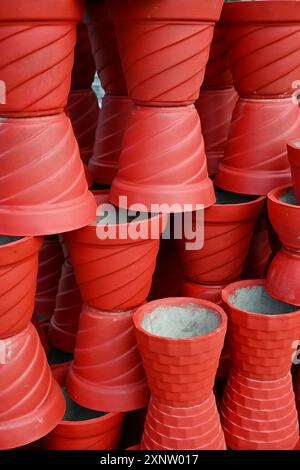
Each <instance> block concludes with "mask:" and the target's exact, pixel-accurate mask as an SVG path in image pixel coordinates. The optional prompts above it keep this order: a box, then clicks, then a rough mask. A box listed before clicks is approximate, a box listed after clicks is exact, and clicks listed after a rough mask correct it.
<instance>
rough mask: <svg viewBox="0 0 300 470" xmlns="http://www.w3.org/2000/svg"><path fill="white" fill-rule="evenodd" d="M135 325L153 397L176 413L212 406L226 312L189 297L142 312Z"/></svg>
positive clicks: (159, 302)
mask: <svg viewBox="0 0 300 470" xmlns="http://www.w3.org/2000/svg"><path fill="white" fill-rule="evenodd" d="M190 309H192V310H190ZM190 315H191V316H190ZM206 315H207V316H206ZM181 316H182V318H183V321H182V322H180V321H179V320H180V317H181ZM191 318H192V319H193V320H191ZM133 322H134V326H135V334H136V339H137V344H138V348H139V350H140V353H141V356H142V360H143V364H144V367H145V371H146V375H147V379H148V384H149V387H150V390H151V393H152V395H153V396H155V397H156V398H157V399H158V400H159V402H160V403H161V404H166V405H169V406H171V407H183V408H185V407H190V406H194V405H199V404H200V403H202V402H204V401H205V400H207V399H208V397H209V396H210V394H211V392H212V388H213V384H214V380H215V376H216V371H217V367H218V363H219V359H220V354H221V350H222V347H223V344H224V337H225V332H226V323H227V318H226V315H225V314H224V311H223V310H222V308H221V307H219V306H218V305H215V304H213V303H211V302H208V301H205V300H199V299H193V298H187V297H174V298H168V299H161V300H156V301H153V302H149V303H148V304H145V305H143V306H141V307H139V308H138V309H137V311H136V312H135V314H134V315H133ZM185 322H186V325H185ZM193 322H194V323H193ZM197 322H200V323H199V324H198V323H197ZM202 322H204V324H203V325H202V324H201V323H202ZM207 322H208V323H207ZM210 322H211V323H210ZM168 325H169V326H168ZM202 326H203V327H204V333H202ZM170 328H171V331H170ZM172 328H175V330H174V331H172ZM194 328H195V330H194ZM151 330H152V331H153V333H152V331H151ZM200 331H201V333H200ZM201 334H202V336H201ZM167 335H168V336H167Z"/></svg>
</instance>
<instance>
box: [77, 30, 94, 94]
mask: <svg viewBox="0 0 300 470" xmlns="http://www.w3.org/2000/svg"><path fill="white" fill-rule="evenodd" d="M95 71H96V66H95V62H94V57H93V54H92V49H91V44H90V39H89V34H88V29H87V26H86V24H84V23H83V22H80V23H78V25H77V40H76V46H75V55H74V65H73V69H72V81H71V90H87V89H89V88H91V86H92V83H93V81H94V76H95Z"/></svg>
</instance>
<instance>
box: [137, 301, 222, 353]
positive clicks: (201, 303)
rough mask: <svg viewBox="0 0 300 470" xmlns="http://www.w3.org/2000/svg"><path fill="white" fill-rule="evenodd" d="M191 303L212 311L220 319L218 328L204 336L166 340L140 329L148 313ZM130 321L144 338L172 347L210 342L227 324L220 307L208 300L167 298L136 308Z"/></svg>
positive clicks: (163, 337) (166, 338)
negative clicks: (161, 307)
mask: <svg viewBox="0 0 300 470" xmlns="http://www.w3.org/2000/svg"><path fill="white" fill-rule="evenodd" d="M191 303H194V304H197V305H199V307H204V308H208V309H210V310H213V311H214V312H215V313H217V314H218V316H219V319H220V324H219V326H218V327H217V328H215V329H214V330H213V331H211V332H210V333H208V334H206V335H203V336H193V337H191V338H168V337H165V336H158V335H154V334H152V333H149V332H148V331H146V330H144V328H142V327H141V322H142V320H143V318H144V317H145V315H146V314H147V313H149V311H150V312H151V311H152V310H153V309H154V308H156V307H160V306H163V305H166V304H167V305H169V306H176V305H182V304H191ZM132 319H133V323H134V326H135V328H136V330H137V331H138V332H139V333H142V334H143V335H144V336H147V337H148V338H150V339H151V338H153V339H155V340H156V341H160V342H162V343H165V342H169V343H171V344H173V345H183V344H184V345H190V344H194V343H201V342H202V341H206V340H210V339H212V338H214V337H216V336H217V335H218V334H219V333H220V332H221V331H222V330H224V328H226V324H227V315H226V313H225V311H224V309H223V308H222V307H220V306H219V305H217V304H215V303H213V302H210V301H209V300H203V299H196V298H193V297H167V298H165V299H158V300H153V301H152V302H148V303H145V304H144V305H141V306H140V307H138V308H137V310H136V311H135V312H134V314H133V317H132Z"/></svg>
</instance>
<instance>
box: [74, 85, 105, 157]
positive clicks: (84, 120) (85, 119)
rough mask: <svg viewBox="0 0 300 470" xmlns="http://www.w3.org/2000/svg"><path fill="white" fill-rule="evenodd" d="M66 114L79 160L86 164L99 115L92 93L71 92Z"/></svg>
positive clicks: (91, 151) (87, 90)
mask: <svg viewBox="0 0 300 470" xmlns="http://www.w3.org/2000/svg"><path fill="white" fill-rule="evenodd" d="M67 112H68V115H69V117H70V119H71V122H72V126H73V130H74V134H75V137H76V140H77V142H78V146H79V150H80V157H81V160H82V161H83V162H84V163H87V162H88V161H89V159H90V158H91V156H92V154H93V148H94V142H95V133H96V128H97V119H98V114H99V105H98V99H97V96H96V94H95V93H94V91H93V90H91V89H86V90H76V91H71V93H70V95H69V100H68V107H67Z"/></svg>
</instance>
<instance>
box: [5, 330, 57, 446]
mask: <svg viewBox="0 0 300 470" xmlns="http://www.w3.org/2000/svg"><path fill="white" fill-rule="evenodd" d="M0 381H1V392H0V415H1V421H0V449H1V450H4V449H11V448H14V447H19V446H22V445H25V444H28V443H30V442H33V441H36V440H37V439H39V438H41V437H43V436H44V435H46V434H47V433H48V432H50V431H51V430H52V429H53V428H54V427H55V426H56V425H57V423H58V422H59V420H60V419H61V418H62V416H63V414H64V412H65V401H64V399H63V395H62V393H61V392H60V390H59V387H58V385H57V383H56V382H55V381H54V380H53V377H52V374H51V371H50V368H49V366H48V364H47V361H46V356H45V353H44V350H43V348H42V346H41V344H40V340H39V337H38V334H37V332H36V330H35V328H34V327H33V325H32V324H31V323H30V324H29V325H28V326H27V327H26V328H25V329H24V330H23V331H22V332H21V333H19V334H18V335H15V336H12V337H10V338H8V339H6V340H3V341H2V342H1V361H0Z"/></svg>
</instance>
